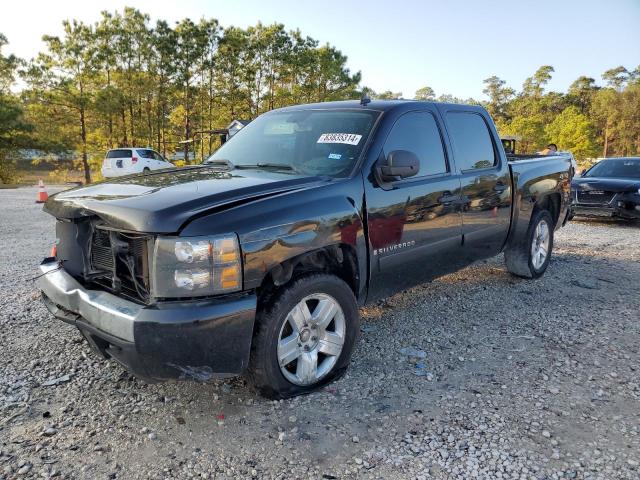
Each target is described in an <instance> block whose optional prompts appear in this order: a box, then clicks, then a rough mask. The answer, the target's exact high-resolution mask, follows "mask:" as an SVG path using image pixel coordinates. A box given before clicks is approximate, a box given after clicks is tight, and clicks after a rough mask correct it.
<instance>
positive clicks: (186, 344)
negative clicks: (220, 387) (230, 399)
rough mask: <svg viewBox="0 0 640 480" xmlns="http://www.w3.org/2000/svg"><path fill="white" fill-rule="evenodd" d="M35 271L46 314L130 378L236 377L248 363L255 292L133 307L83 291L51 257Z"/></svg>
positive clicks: (113, 297) (109, 296) (115, 298)
mask: <svg viewBox="0 0 640 480" xmlns="http://www.w3.org/2000/svg"><path fill="white" fill-rule="evenodd" d="M40 274H41V275H40V277H39V278H38V286H39V287H40V289H41V291H42V297H43V301H44V303H45V305H46V307H47V308H48V309H49V311H50V312H51V313H52V314H53V315H54V316H55V317H56V318H58V319H60V320H63V321H65V322H67V323H70V324H72V325H75V326H77V327H78V328H79V329H80V331H81V332H82V334H83V335H84V336H85V338H87V340H88V341H89V343H90V344H91V346H92V347H93V348H94V349H95V350H97V351H98V352H100V353H101V354H102V355H104V356H105V357H107V358H113V359H115V360H117V361H118V362H120V363H121V364H123V365H124V366H125V367H126V368H127V369H128V370H129V371H131V372H132V373H133V374H134V375H136V376H139V377H141V378H145V379H147V380H164V379H173V378H175V379H196V380H207V379H209V378H216V377H226V376H233V375H237V374H240V373H242V372H243V371H244V370H245V369H246V367H247V365H248V362H249V352H250V349H251V340H252V336H253V325H254V320H255V312H256V302H257V300H256V296H255V294H242V295H234V296H227V297H223V298H219V299H206V300H190V301H171V302H160V303H157V304H154V305H139V304H137V303H134V302H130V301H128V300H125V299H123V298H120V297H118V296H116V295H114V294H112V293H109V292H105V291H101V290H89V289H87V288H85V287H84V286H83V285H81V284H80V283H79V282H78V281H77V280H76V279H75V278H73V277H72V276H71V275H70V274H69V273H67V272H66V271H65V270H64V269H63V268H60V266H59V265H58V263H57V262H56V261H55V260H53V259H46V260H45V261H44V262H43V263H42V264H41V265H40Z"/></svg>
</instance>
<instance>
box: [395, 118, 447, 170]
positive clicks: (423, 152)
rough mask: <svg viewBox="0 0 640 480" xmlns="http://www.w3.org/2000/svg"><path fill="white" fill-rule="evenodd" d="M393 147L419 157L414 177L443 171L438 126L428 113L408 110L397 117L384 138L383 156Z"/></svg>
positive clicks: (445, 164)
mask: <svg viewBox="0 0 640 480" xmlns="http://www.w3.org/2000/svg"><path fill="white" fill-rule="evenodd" d="M394 150H408V151H410V152H412V153H414V154H415V155H417V157H418V158H419V159H420V170H419V171H418V174H417V176H418V177H426V176H428V175H437V174H440V173H446V172H447V160H446V158H445V155H444V149H443V147H442V138H441V137H440V129H439V128H438V124H437V123H436V119H435V118H434V116H433V115H432V114H431V113H429V112H409V113H405V114H404V115H402V116H401V117H400V118H399V119H398V121H397V122H396V123H395V125H394V126H393V128H392V129H391V133H389V136H388V137H387V141H386V142H385V144H384V150H383V153H384V155H385V157H386V156H387V155H389V153H391V152H393V151H394ZM414 178H415V177H414Z"/></svg>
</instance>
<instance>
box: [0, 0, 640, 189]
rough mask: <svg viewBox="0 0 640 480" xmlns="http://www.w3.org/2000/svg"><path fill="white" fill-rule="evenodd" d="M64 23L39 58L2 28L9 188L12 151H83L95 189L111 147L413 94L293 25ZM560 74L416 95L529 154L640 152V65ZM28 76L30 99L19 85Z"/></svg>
mask: <svg viewBox="0 0 640 480" xmlns="http://www.w3.org/2000/svg"><path fill="white" fill-rule="evenodd" d="M63 27H64V30H63V34H62V35H61V36H59V37H57V36H47V35H45V36H44V37H43V40H44V42H45V45H46V48H45V50H44V51H43V52H41V53H39V54H38V55H37V56H36V57H35V58H33V59H31V60H28V61H25V60H22V59H19V58H16V57H15V56H12V55H9V56H4V55H2V51H1V49H2V47H3V46H4V45H6V43H7V39H6V38H5V37H4V36H2V34H1V33H0V181H4V182H6V181H8V180H10V178H11V176H12V175H13V172H12V163H11V159H12V158H14V156H12V154H15V152H16V151H17V150H18V149H21V148H37V149H40V150H43V151H47V152H64V151H67V152H68V151H73V152H77V157H78V158H77V159H76V165H75V166H76V167H77V168H80V169H81V170H82V171H83V172H84V177H85V180H86V181H87V182H90V181H91V175H92V171H95V170H97V169H98V167H99V164H100V162H101V161H102V158H103V157H104V152H105V150H106V149H109V148H115V147H124V146H151V147H153V148H155V149H157V150H158V151H160V152H161V153H163V154H164V155H169V156H171V155H172V154H174V153H176V152H181V154H182V157H183V158H184V159H186V160H187V161H188V160H189V159H190V158H191V156H190V155H193V154H195V157H196V158H198V159H200V158H205V157H207V156H208V155H209V154H210V153H211V152H212V151H213V150H215V148H217V144H216V142H217V138H216V137H215V136H213V135H210V134H207V133H206V132H208V131H211V130H215V129H219V128H223V127H225V126H226V125H227V124H229V122H230V121H231V120H233V119H236V118H237V119H246V120H251V119H253V118H255V117H256V116H257V115H259V114H261V113H263V112H265V111H267V110H271V109H273V108H278V107H282V106H286V105H291V104H296V103H310V102H322V101H329V100H343V99H353V98H359V97H360V96H361V95H362V94H363V93H368V94H369V95H370V96H371V97H372V98H381V99H391V98H401V97H402V94H401V93H399V92H393V91H391V90H389V91H385V92H380V93H376V92H374V91H373V90H372V89H370V88H367V87H364V86H361V85H360V84H361V75H360V72H356V73H352V72H350V70H349V69H348V68H347V67H346V62H347V57H346V56H345V55H343V54H342V53H341V52H340V51H339V50H337V49H336V48H335V47H333V46H331V45H329V44H324V45H321V44H320V43H319V42H318V41H317V40H315V39H313V38H310V37H308V36H304V35H303V34H302V33H301V32H300V31H298V30H294V31H287V30H286V29H285V28H284V26H283V25H281V24H273V25H268V26H267V25H263V24H261V23H258V24H257V25H255V26H251V27H248V28H246V29H242V28H237V27H226V28H224V27H222V26H221V25H220V24H219V23H218V21H217V20H215V19H202V20H200V21H198V22H193V21H192V20H190V19H183V20H181V21H179V22H176V23H175V24H173V25H170V24H169V23H168V22H167V21H164V20H158V21H157V22H155V23H154V24H152V22H151V20H150V17H149V15H147V14H144V13H142V12H140V11H138V10H136V9H133V8H125V9H124V10H123V11H122V12H114V13H112V12H106V11H105V12H103V13H102V14H101V18H100V19H99V20H98V21H97V22H95V23H93V24H86V23H83V22H79V21H76V20H71V21H66V22H64V23H63ZM552 74H553V67H551V66H543V67H541V68H540V69H538V70H537V71H536V72H535V73H534V75H533V76H532V77H530V78H528V79H527V80H526V81H525V82H524V84H523V86H522V89H521V90H520V91H519V92H516V91H515V90H514V89H512V88H510V87H508V86H507V85H506V83H505V81H504V80H501V79H500V78H498V77H496V76H492V77H490V78H488V79H486V80H484V85H485V89H484V90H483V92H484V94H485V95H486V96H487V98H488V100H484V101H478V100H475V99H471V98H470V99H458V98H455V97H453V96H451V95H448V94H443V95H440V96H436V94H435V92H434V91H433V89H431V88H430V87H423V88H421V89H419V90H418V91H417V92H415V95H414V98H416V99H421V100H436V101H446V102H455V103H461V102H462V103H473V104H482V105H484V106H485V107H486V108H487V109H488V110H489V111H490V113H491V114H492V115H493V117H494V119H495V120H496V123H497V125H498V128H499V131H500V133H501V134H502V135H515V136H517V137H520V138H521V140H520V142H519V149H520V150H521V151H527V152H529V151H533V150H534V149H538V148H540V147H542V146H543V145H544V144H545V143H547V142H554V143H557V144H558V145H559V147H560V148H561V149H564V150H571V151H573V153H574V155H576V157H578V158H579V159H580V160H582V159H586V158H591V157H595V156H598V155H602V156H607V155H631V154H638V152H639V151H640V67H638V68H636V69H635V70H633V71H628V70H627V69H625V68H624V67H617V68H614V69H611V70H608V71H607V72H605V73H604V74H603V76H602V77H603V80H604V82H605V86H604V87H600V86H598V85H597V84H596V81H595V79H593V78H588V77H584V76H583V77H579V78H578V79H577V80H576V81H575V82H574V83H573V84H572V85H571V87H570V88H569V90H568V92H566V93H558V92H550V91H546V87H547V84H548V82H549V80H550V79H551V75H552ZM16 81H19V86H20V91H19V93H15V92H13V91H12V90H11V87H12V85H15V83H16ZM194 140H195V141H194Z"/></svg>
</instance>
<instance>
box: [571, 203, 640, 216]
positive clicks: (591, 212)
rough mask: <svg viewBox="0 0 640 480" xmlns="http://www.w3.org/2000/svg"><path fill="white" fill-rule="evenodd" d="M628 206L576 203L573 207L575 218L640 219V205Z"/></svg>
mask: <svg viewBox="0 0 640 480" xmlns="http://www.w3.org/2000/svg"><path fill="white" fill-rule="evenodd" d="M627 207H628V206H627V205H624V206H619V205H606V206H603V205H585V204H579V203H574V204H573V205H572V206H571V212H572V214H573V216H580V217H617V218H624V219H628V220H632V219H640V204H638V205H635V206H634V208H627Z"/></svg>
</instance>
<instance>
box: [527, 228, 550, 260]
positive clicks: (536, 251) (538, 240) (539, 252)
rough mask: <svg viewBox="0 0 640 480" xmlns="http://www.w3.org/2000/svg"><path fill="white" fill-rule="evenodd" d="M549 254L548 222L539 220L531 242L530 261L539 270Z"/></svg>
mask: <svg viewBox="0 0 640 480" xmlns="http://www.w3.org/2000/svg"><path fill="white" fill-rule="evenodd" d="M547 255H549V224H548V223H547V222H546V221H545V220H541V221H540V222H539V223H538V225H537V226H536V231H535V233H534V234H533V240H532V242H531V263H532V264H533V268H535V269H536V270H539V269H540V268H542V265H544V262H545V260H546V259H547Z"/></svg>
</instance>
